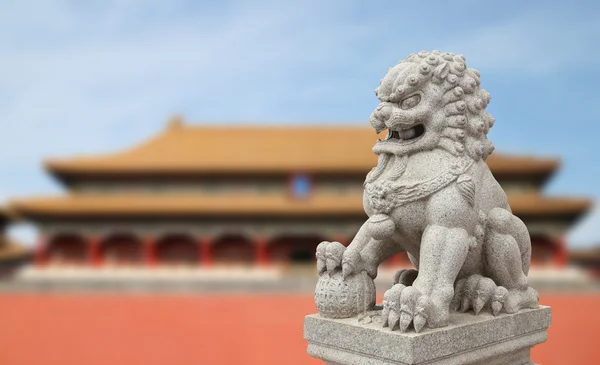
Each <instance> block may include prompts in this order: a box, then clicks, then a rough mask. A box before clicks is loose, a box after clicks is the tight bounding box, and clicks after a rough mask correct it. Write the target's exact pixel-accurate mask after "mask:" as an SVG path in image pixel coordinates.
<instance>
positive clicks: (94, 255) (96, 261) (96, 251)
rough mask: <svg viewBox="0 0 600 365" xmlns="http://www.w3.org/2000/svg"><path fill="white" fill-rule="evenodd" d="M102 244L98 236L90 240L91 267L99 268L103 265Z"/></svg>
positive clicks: (89, 259)
mask: <svg viewBox="0 0 600 365" xmlns="http://www.w3.org/2000/svg"><path fill="white" fill-rule="evenodd" d="M100 244H101V241H100V237H98V236H91V237H90V238H89V240H88V263H89V264H90V266H93V267H98V266H100V265H101V264H102V253H101V252H100Z"/></svg>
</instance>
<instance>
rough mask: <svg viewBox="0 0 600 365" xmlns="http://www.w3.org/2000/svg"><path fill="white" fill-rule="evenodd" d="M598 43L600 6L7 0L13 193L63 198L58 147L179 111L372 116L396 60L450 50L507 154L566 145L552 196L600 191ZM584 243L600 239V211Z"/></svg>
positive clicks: (86, 145) (116, 142)
mask: <svg viewBox="0 0 600 365" xmlns="http://www.w3.org/2000/svg"><path fill="white" fill-rule="evenodd" d="M599 42H600V5H598V4H597V2H594V1H587V2H585V1H563V2H557V1H527V2H524V1H503V2H491V1H490V2H486V1H472V0H455V1H428V2H417V1H412V2H407V1H362V2H360V1H336V0H334V1H322V0H321V1H312V0H308V1H297V2H293V3H292V2H282V1H233V2H232V1H228V2H199V1H187V2H186V1H120V2H115V1H97V2H75V1H72V2H70V1H54V2H53V1H31V2H28V1H16V0H14V1H4V2H2V3H0V70H1V72H0V126H1V127H2V128H1V132H0V176H1V178H0V199H2V200H6V199H8V198H11V197H19V196H27V195H31V194H46V193H51V194H52V193H58V192H60V191H61V189H60V187H59V186H57V185H56V184H55V183H54V182H53V181H52V180H51V179H50V178H49V177H48V176H47V175H46V174H45V173H44V171H42V169H41V166H40V163H41V161H42V159H43V158H46V157H49V156H69V155H73V154H80V153H100V152H110V151H114V150H116V149H120V148H124V147H128V146H130V145H132V144H133V143H136V142H139V141H141V140H143V139H144V138H147V137H149V136H151V135H153V134H156V133H157V132H158V131H160V130H161V129H162V128H163V127H164V124H165V120H166V118H168V117H169V116H170V115H172V114H174V113H181V114H183V115H184V116H185V118H186V119H188V120H191V121H195V122H198V123H202V122H205V123H211V124H214V123H232V122H235V123H236V124H239V123H256V122H260V123H270V124H291V123H294V124H298V123H310V124H316V123H328V124H347V123H352V124H357V125H359V124H363V125H367V120H368V116H369V115H370V113H371V111H372V109H373V108H374V107H375V106H376V104H377V100H376V98H375V96H374V94H373V90H374V89H375V87H376V86H377V85H378V83H379V79H380V78H381V77H382V76H383V75H384V74H385V72H386V70H387V68H388V67H389V66H392V65H393V64H395V63H396V62H397V61H398V60H399V59H403V58H405V57H406V56H407V55H408V54H409V53H412V52H418V51H420V50H429V51H431V50H433V49H439V50H442V51H450V52H454V53H461V54H464V55H466V57H467V64H468V66H469V67H473V68H476V69H478V70H480V72H481V74H482V87H484V88H485V89H486V90H488V91H489V92H490V93H491V95H492V102H491V104H490V106H489V111H490V112H491V113H492V114H493V115H494V116H495V117H496V120H497V122H496V124H495V126H494V128H493V129H492V131H491V132H490V138H491V139H492V141H493V142H494V144H495V145H496V148H497V150H498V151H502V152H513V153H527V154H536V155H549V156H559V157H561V158H562V160H563V167H562V169H561V170H560V172H559V173H558V174H557V175H556V177H555V178H554V179H553V180H552V181H551V182H550V183H549V185H548V186H547V190H546V191H547V193H548V194H551V195H579V196H588V197H592V198H594V199H595V200H597V201H598V200H599V199H600V187H599V184H598V180H599V178H600V168H598V162H597V161H598V158H599V157H600V155H599V153H598V151H597V148H598V144H599V143H598V134H599V132H600V126H599V125H600V111H599V109H598V103H599V102H600V91H598V87H597V85H598V84H599V83H600V69H599V68H598V67H597V66H596V65H597V64H598V59H599V57H598V56H599V53H600V49H599V48H598V44H599ZM13 233H14V234H17V235H18V236H20V237H24V238H31V231H27V230H23V229H18V230H16V231H14V232H13ZM569 238H570V243H571V244H572V245H574V246H580V247H581V246H588V245H591V244H600V211H599V210H597V209H596V210H594V211H593V212H592V213H591V214H590V215H589V216H588V217H586V218H585V219H584V220H582V221H581V222H580V224H579V225H578V226H577V227H576V228H575V229H574V230H573V231H572V232H571V234H570V235H569Z"/></svg>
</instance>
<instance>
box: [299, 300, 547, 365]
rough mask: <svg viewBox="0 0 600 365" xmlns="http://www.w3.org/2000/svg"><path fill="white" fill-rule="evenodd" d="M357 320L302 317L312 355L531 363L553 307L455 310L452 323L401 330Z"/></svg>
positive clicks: (355, 362)
mask: <svg viewBox="0 0 600 365" xmlns="http://www.w3.org/2000/svg"><path fill="white" fill-rule="evenodd" d="M373 318H374V320H373V321H372V322H371V323H368V324H363V323H360V322H359V320H358V319H357V318H349V319H340V320H334V319H327V318H322V317H321V316H319V315H318V314H312V315H308V316H306V318H305V321H304V338H305V339H306V340H308V343H309V345H308V353H309V354H310V355H311V356H313V357H316V358H320V359H323V360H325V361H326V362H328V363H329V364H344V365H392V364H393V365H418V364H427V365H459V364H480V363H481V364H484V363H485V364H486V365H496V364H519V365H521V364H532V363H531V362H530V361H529V350H530V348H531V347H533V346H534V345H536V344H539V343H542V342H544V341H546V339H547V337H548V335H547V332H546V331H547V328H548V327H549V326H550V321H551V309H550V307H546V306H540V307H539V308H538V309H528V310H522V311H521V312H519V313H516V314H501V315H499V316H497V317H494V316H493V315H492V314H491V313H480V314H479V315H478V316H475V315H474V314H473V313H452V314H451V317H450V325H449V326H448V327H443V328H438V329H425V330H423V332H421V333H418V334H417V333H415V332H414V331H410V332H406V333H402V332H399V331H398V330H396V331H391V330H390V329H389V328H382V326H381V322H380V321H377V320H376V319H377V315H375V316H374V317H373Z"/></svg>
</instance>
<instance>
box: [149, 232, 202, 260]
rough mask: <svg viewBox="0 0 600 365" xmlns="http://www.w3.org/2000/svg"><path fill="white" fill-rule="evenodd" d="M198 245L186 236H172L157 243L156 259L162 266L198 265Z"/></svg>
mask: <svg viewBox="0 0 600 365" xmlns="http://www.w3.org/2000/svg"><path fill="white" fill-rule="evenodd" d="M198 256H199V254H198V244H197V243H196V242H195V241H194V239H193V238H192V237H191V236H188V235H186V234H171V235H168V236H165V237H163V238H162V239H160V240H159V241H158V242H157V243H156V257H157V260H158V263H159V264H161V265H196V264H197V263H198Z"/></svg>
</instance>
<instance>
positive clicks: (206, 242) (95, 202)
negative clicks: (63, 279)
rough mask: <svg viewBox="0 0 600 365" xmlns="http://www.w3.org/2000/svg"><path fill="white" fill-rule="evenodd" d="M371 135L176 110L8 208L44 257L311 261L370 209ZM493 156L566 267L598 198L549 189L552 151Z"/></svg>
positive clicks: (544, 254)
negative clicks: (210, 120) (57, 188)
mask: <svg viewBox="0 0 600 365" xmlns="http://www.w3.org/2000/svg"><path fill="white" fill-rule="evenodd" d="M375 140H376V136H375V134H374V132H373V130H372V129H369V128H362V127H361V128H358V127H348V126H339V127H244V126H229V127H206V126H189V125H185V124H184V123H183V122H182V121H181V119H178V118H174V119H172V120H171V121H170V122H169V125H168V127H167V128H166V130H165V131H163V132H162V133H160V134H158V135H157V136H155V137H153V138H151V139H150V140H148V141H145V142H143V143H141V144H139V145H137V146H134V147H132V148H131V149H128V150H125V151H122V152H118V153H114V154H110V155H104V156H87V157H74V158H69V159H52V160H49V161H47V162H46V163H45V167H46V169H47V170H48V172H49V173H50V174H51V175H52V176H53V177H54V178H56V179H57V180H58V181H59V182H60V183H61V184H62V185H63V186H64V187H65V188H66V189H67V190H68V193H67V194H65V195H64V196H55V197H32V198H27V199H21V200H16V201H13V202H12V203H11V204H10V210H11V211H12V214H15V215H16V216H17V217H18V218H19V219H24V220H26V221H30V222H34V223H35V224H36V225H37V227H38V229H39V234H40V239H39V243H38V245H37V249H36V252H35V262H36V264H37V265H40V266H46V265H47V266H59V265H68V266H74V265H79V266H96V267H106V266H168V265H194V266H196V265H197V266H199V267H209V266H215V265H250V266H270V265H277V264H283V265H288V264H290V263H302V262H310V261H312V260H313V257H314V252H315V247H316V246H317V244H318V243H319V242H320V241H322V240H337V241H340V242H342V243H345V244H347V243H348V242H349V241H350V240H351V239H352V237H353V235H354V234H355V233H356V232H357V230H358V228H359V227H360V226H361V225H362V223H363V222H364V220H365V219H366V216H365V213H364V211H363V207H362V189H363V181H364V178H365V176H366V173H367V172H368V171H369V170H370V169H371V168H372V167H374V166H375V165H376V162H377V160H376V156H375V155H373V154H372V153H371V148H372V146H373V144H374V142H375ZM487 162H488V165H489V166H490V168H491V170H492V172H493V174H494V176H495V177H496V178H497V179H498V181H499V182H500V183H501V185H502V186H503V187H504V189H505V190H506V192H507V194H508V196H509V201H510V205H511V207H512V209H513V211H514V213H515V214H516V215H518V216H519V217H520V218H521V219H523V221H524V222H525V223H526V225H527V227H528V228H529V231H530V232H531V235H532V245H533V259H532V260H533V262H534V264H537V265H558V266H561V265H563V264H564V263H565V261H566V260H567V252H566V246H565V241H564V233H565V231H566V230H567V229H568V228H569V227H571V225H572V224H573V222H574V221H575V220H576V219H577V218H578V217H580V216H581V215H582V213H584V212H585V211H586V210H587V209H588V208H589V206H590V202H589V201H588V200H584V199H573V198H558V197H548V196H544V195H543V194H542V193H541V189H542V188H543V186H544V183H545V182H546V181H547V180H548V179H549V178H550V177H551V176H552V174H553V173H554V172H555V171H556V169H557V167H558V165H559V163H558V161H557V160H555V159H541V158H533V157H526V156H506V155H501V154H494V155H492V156H491V157H490V158H489V159H488V160H487ZM2 216H3V217H5V216H6V214H3V215H2ZM390 262H391V263H393V264H396V265H400V264H402V263H406V262H407V261H406V258H405V257H403V256H398V257H394V258H392V259H391V260H390Z"/></svg>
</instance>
